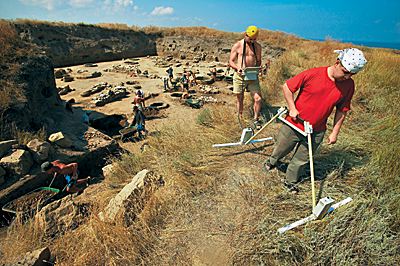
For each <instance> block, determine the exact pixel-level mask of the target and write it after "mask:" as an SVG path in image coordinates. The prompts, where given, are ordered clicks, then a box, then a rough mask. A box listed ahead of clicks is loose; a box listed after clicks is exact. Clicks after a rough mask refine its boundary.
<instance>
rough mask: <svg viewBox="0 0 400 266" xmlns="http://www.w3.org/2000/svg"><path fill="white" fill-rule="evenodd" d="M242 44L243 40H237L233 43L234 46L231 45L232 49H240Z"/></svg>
mask: <svg viewBox="0 0 400 266" xmlns="http://www.w3.org/2000/svg"><path fill="white" fill-rule="evenodd" d="M242 44H243V40H239V41H237V42H235V44H234V45H233V47H234V48H235V47H241V46H242Z"/></svg>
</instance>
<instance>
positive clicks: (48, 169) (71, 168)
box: [41, 160, 90, 193]
mask: <svg viewBox="0 0 400 266" xmlns="http://www.w3.org/2000/svg"><path fill="white" fill-rule="evenodd" d="M41 168H42V171H43V172H45V173H47V174H49V175H53V178H55V177H56V176H57V175H62V176H63V178H64V179H65V182H66V183H67V184H66V191H67V192H70V193H75V192H81V191H82V190H83V189H81V188H79V187H78V186H77V185H79V184H86V185H87V184H88V183H89V180H90V177H87V178H84V179H78V164H77V163H70V164H63V163H61V162H60V161H59V160H56V161H53V162H44V163H43V164H42V165H41Z"/></svg>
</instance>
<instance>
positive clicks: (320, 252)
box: [2, 27, 400, 265]
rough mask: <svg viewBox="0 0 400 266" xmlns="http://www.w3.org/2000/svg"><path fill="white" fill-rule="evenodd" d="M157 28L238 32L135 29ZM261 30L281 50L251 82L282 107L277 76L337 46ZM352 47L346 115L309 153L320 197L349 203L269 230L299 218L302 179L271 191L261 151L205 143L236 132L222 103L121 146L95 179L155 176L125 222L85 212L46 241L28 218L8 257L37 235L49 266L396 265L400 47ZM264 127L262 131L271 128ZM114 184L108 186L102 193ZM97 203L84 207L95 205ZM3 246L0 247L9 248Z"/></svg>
mask: <svg viewBox="0 0 400 266" xmlns="http://www.w3.org/2000/svg"><path fill="white" fill-rule="evenodd" d="M160 30H161V31H165V34H167V35H168V34H178V35H179V34H196V35H200V36H209V37H213V36H225V37H226V36H230V35H232V36H233V37H236V36H238V37H240V35H239V34H236V35H235V34H233V33H232V34H231V33H227V35H223V33H221V32H219V31H214V30H211V29H207V28H201V27H200V28H177V29H163V28H161V29H160V28H155V27H153V28H146V29H144V31H145V32H157V31H160ZM263 33H264V32H263ZM220 34H222V35H220ZM274 34H275V35H274ZM262 38H264V37H262ZM265 38H270V39H265V40H266V41H267V42H270V43H271V44H273V45H274V44H277V45H278V44H280V45H283V46H286V47H291V49H289V50H287V51H286V52H285V53H284V54H283V55H282V56H281V57H280V58H279V59H277V60H275V61H274V62H273V64H272V65H271V69H270V72H269V73H270V74H269V75H270V76H269V77H268V78H267V80H266V83H265V84H264V86H263V90H264V91H263V94H265V95H268V96H269V97H267V99H268V101H269V103H270V104H272V105H277V104H279V105H280V104H282V96H281V93H280V89H279V86H280V85H281V84H282V83H283V82H284V81H285V80H286V79H287V78H290V77H291V76H293V75H295V74H297V73H299V72H301V71H302V70H305V69H307V68H311V67H317V66H322V65H329V64H331V63H333V62H334V60H335V56H336V55H335V54H334V53H333V50H334V49H339V48H344V47H347V45H345V44H341V43H337V42H335V41H332V40H329V41H326V42H322V43H318V42H310V41H305V40H299V39H296V38H295V37H291V36H289V37H288V39H287V40H285V38H287V36H286V35H284V34H280V33H270V36H268V37H265ZM311 44H312V45H311ZM364 50H365V53H366V56H367V59H368V60H369V63H368V65H367V67H366V69H365V70H364V71H363V72H361V73H360V74H358V75H356V76H355V77H354V78H355V81H356V86H357V88H356V93H355V95H354V101H353V107H352V108H353V113H351V114H350V115H349V116H348V118H347V120H346V122H345V125H344V128H343V129H342V131H341V134H340V136H339V142H338V143H337V144H336V145H335V146H332V147H325V146H323V147H322V149H321V150H320V153H319V154H318V155H317V156H316V158H315V165H316V175H317V177H318V178H323V179H322V180H321V181H318V182H317V185H318V186H317V187H318V192H320V196H321V197H323V196H331V197H333V198H334V199H336V200H341V199H343V198H345V197H347V196H352V197H353V198H354V201H353V202H352V203H351V204H349V205H347V206H345V207H341V208H340V209H339V210H338V211H336V212H335V213H334V214H333V215H330V216H329V217H327V218H325V219H324V220H322V221H317V222H313V223H310V224H308V225H307V226H304V227H301V228H298V229H296V230H293V231H291V232H288V233H286V234H284V235H278V234H277V233H276V230H277V229H278V228H279V227H280V226H282V225H285V224H287V223H289V222H293V221H295V220H297V219H299V218H302V217H305V216H307V215H309V214H310V211H311V203H310V197H309V195H310V194H311V189H310V185H309V182H308V181H305V182H304V183H302V184H301V185H300V189H301V193H300V194H299V195H296V196H294V195H291V194H290V193H286V192H285V191H284V190H283V188H282V186H281V182H280V179H281V178H282V174H281V173H279V172H277V171H274V172H271V173H269V174H265V173H262V172H261V171H260V165H261V164H262V161H263V160H264V159H265V158H266V156H268V155H269V153H270V151H271V149H272V147H264V148H259V149H252V148H247V149H246V148H243V149H242V148H238V149H235V150H229V151H228V150H218V151H216V150H214V149H212V148H211V145H212V144H213V143H224V142H232V141H236V140H237V138H238V135H239V133H238V127H237V122H236V117H235V116H233V115H232V112H233V111H232V109H230V108H228V107H224V106H222V107H221V106H219V107H215V108H210V109H203V110H199V116H198V117H197V119H196V120H195V121H194V122H193V123H186V122H184V121H181V123H177V124H174V125H168V126H165V127H163V128H160V129H159V132H160V133H159V134H158V135H157V136H155V137H154V138H150V139H149V142H148V144H149V147H150V148H149V149H146V151H145V152H143V153H140V154H135V155H131V154H125V155H123V156H122V158H121V159H120V160H119V161H118V162H117V163H118V167H117V169H116V171H115V173H114V174H115V177H114V179H111V180H109V181H106V183H107V182H110V184H111V183H116V184H118V185H122V184H124V183H125V182H127V180H128V179H129V178H130V177H131V176H132V175H133V174H134V173H136V172H137V171H139V170H141V167H142V166H143V164H146V168H150V169H151V170H154V171H155V172H157V173H158V174H160V175H162V176H163V177H164V180H165V187H163V188H161V189H159V190H158V191H156V192H154V193H153V194H152V195H151V196H150V197H149V199H148V201H147V203H146V204H145V206H144V209H142V210H141V211H140V212H138V213H137V214H135V216H136V217H137V219H136V220H135V222H134V223H133V225H131V226H129V227H127V226H126V225H125V224H123V223H122V222H121V223H119V222H117V223H116V224H105V223H103V222H101V221H99V219H98V218H97V217H96V215H95V214H93V215H92V216H91V217H90V218H89V219H88V221H87V222H86V223H85V224H83V225H81V226H80V227H79V228H78V229H76V230H74V231H72V232H68V234H66V235H64V236H60V237H59V238H57V239H54V240H50V239H46V238H43V237H42V235H41V233H40V228H36V227H34V224H35V223H34V222H32V223H29V224H28V225H25V226H23V227H21V228H18V230H15V231H13V232H14V233H13V234H10V236H9V237H8V238H7V240H6V242H4V243H6V245H3V246H4V247H6V246H7V247H12V246H14V245H16V244H15V240H16V239H17V240H18V239H21V237H22V236H23V234H26V235H25V239H23V240H21V241H20V243H19V244H18V245H17V246H16V247H17V248H16V251H15V252H16V253H17V254H23V252H25V251H28V250H32V249H33V247H38V246H41V245H45V244H47V243H49V244H50V245H51V249H52V250H53V253H55V254H56V255H57V258H58V263H59V264H61V265H129V264H145V265H170V264H174V265H193V264H197V265H199V264H216V265H227V264H238V265H300V264H301V265H303V264H304V265H315V264H318V265H320V264H324V265H325V264H327V265H354V264H355V265H396V264H398V262H399V259H400V256H399V250H398V246H399V244H400V243H399V237H398V234H399V228H400V224H399V221H400V211H399V208H398V206H399V204H400V196H399V195H400V194H399V189H400V187H399V184H400V170H399V169H400V165H399V161H400V150H399V147H400V143H399V139H400V128H399V124H400V121H399V119H398V117H399V112H398V109H397V108H396V101H397V100H398V99H399V94H398V92H399V91H400V88H399V84H400V80H399V76H398V75H397V73H398V72H399V70H400V69H399V66H400V64H399V62H400V61H399V60H400V55H397V54H394V53H391V52H390V51H389V50H383V49H364ZM206 110H208V111H206ZM276 128H277V127H276V126H273V127H272V129H271V131H269V132H268V133H271V134H274V132H275V129H276ZM193 132H196V134H195V136H193ZM115 192H116V190H115V189H112V188H109V191H107V192H104V193H105V194H107V195H108V194H110V195H111V194H112V193H115ZM100 205H101V204H100ZM100 205H95V206H96V208H98V209H101V208H102V207H103V206H100ZM92 213H97V212H96V211H93V212H92ZM29 230H30V231H29ZM77 239H79V241H74V240H77ZM50 241H53V242H51V243H50ZM4 247H2V250H3V252H4V254H11V253H10V250H8V251H7V250H4Z"/></svg>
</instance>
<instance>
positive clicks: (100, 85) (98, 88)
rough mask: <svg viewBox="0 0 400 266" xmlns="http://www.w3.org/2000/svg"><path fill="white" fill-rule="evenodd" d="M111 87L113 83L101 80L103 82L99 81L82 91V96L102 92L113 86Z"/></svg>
mask: <svg viewBox="0 0 400 266" xmlns="http://www.w3.org/2000/svg"><path fill="white" fill-rule="evenodd" d="M111 87H112V86H111V84H108V83H107V82H101V83H98V84H96V85H94V86H93V87H92V88H91V89H88V90H86V91H84V92H82V93H81V96H82V97H89V96H90V95H92V94H95V93H98V92H101V91H103V90H104V89H107V88H111Z"/></svg>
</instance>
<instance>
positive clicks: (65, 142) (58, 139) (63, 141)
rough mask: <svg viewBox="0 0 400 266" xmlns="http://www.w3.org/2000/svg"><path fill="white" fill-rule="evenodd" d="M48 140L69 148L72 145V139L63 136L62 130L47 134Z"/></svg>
mask: <svg viewBox="0 0 400 266" xmlns="http://www.w3.org/2000/svg"><path fill="white" fill-rule="evenodd" d="M49 141H50V142H52V143H54V144H57V145H58V146H60V147H62V148H69V147H71V146H72V141H71V140H70V139H69V138H68V137H67V136H65V135H64V134H63V133H62V132H57V133H54V134H51V135H50V136H49Z"/></svg>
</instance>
